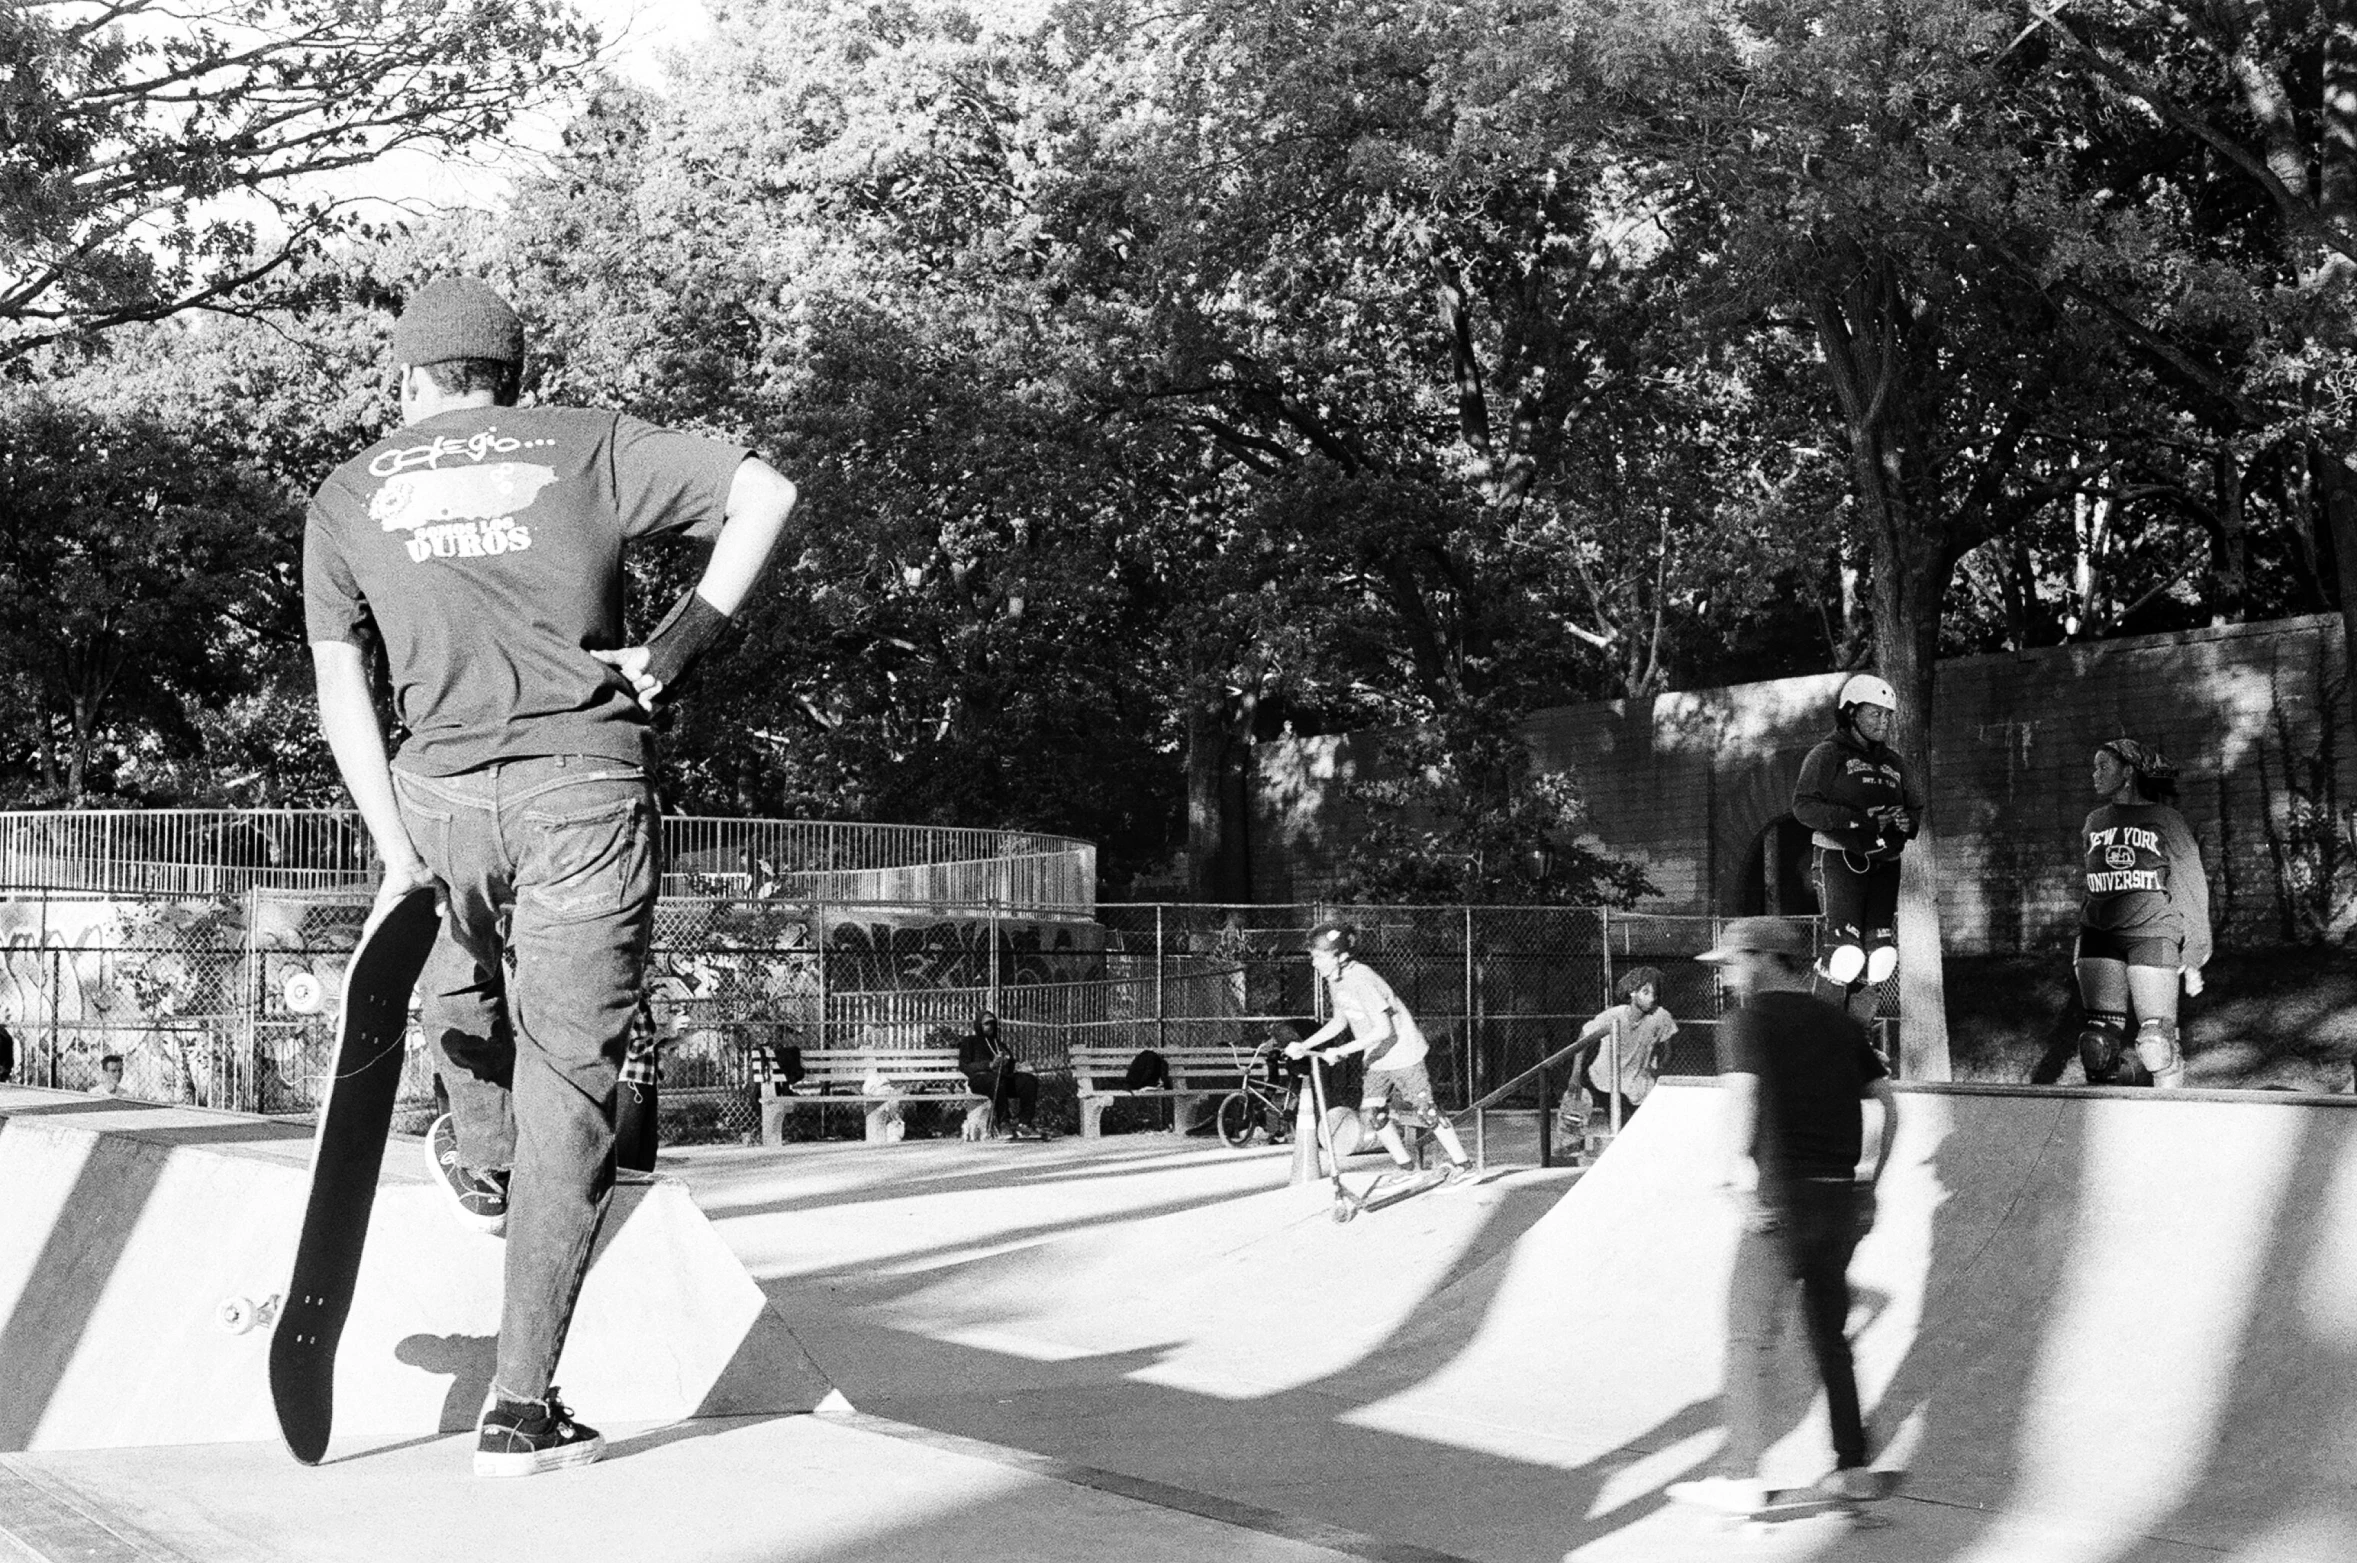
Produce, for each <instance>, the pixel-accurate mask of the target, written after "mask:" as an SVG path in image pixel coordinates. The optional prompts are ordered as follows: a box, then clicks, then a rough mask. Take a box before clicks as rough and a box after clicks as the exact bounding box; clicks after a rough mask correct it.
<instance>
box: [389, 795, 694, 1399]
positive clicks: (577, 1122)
mask: <svg viewBox="0 0 2357 1563" xmlns="http://www.w3.org/2000/svg"><path fill="white" fill-rule="evenodd" d="M393 786H394V791H395V792H396V793H397V794H398V796H399V798H400V800H401V818H402V823H403V824H404V825H406V826H407V827H408V829H409V836H410V839H411V840H412V841H413V842H415V843H416V845H417V850H418V852H419V854H420V855H421V856H423V857H424V858H425V860H426V863H427V864H428V866H430V867H431V868H432V869H433V871H434V873H435V876H436V877H437V878H439V879H440V880H441V881H442V882H443V884H444V885H446V886H447V887H448V889H449V910H448V913H447V915H446V916H445V917H444V919H443V923H442V937H441V938H440V939H438V940H436V941H435V944H434V953H433V955H432V956H431V957H430V958H429V959H428V960H427V962H426V969H425V975H424V977H423V979H422V980H421V981H420V982H419V984H418V991H419V994H420V1001H421V1011H422V1013H421V1016H420V1018H421V1019H422V1021H423V1022H424V1025H425V1031H426V1035H427V1037H428V1038H429V1039H431V1042H432V1045H433V1049H434V1058H435V1062H436V1064H437V1065H438V1066H439V1067H440V1070H441V1074H442V1080H443V1084H444V1085H445V1086H446V1087H447V1088H448V1089H449V1092H450V1110H451V1115H452V1118H453V1119H454V1121H455V1123H456V1126H457V1129H458V1154H459V1159H460V1160H461V1161H463V1162H464V1163H465V1164H466V1165H467V1166H468V1167H469V1168H471V1169H475V1170H492V1169H497V1168H503V1167H504V1168H508V1169H510V1177H509V1182H508V1211H507V1256H506V1266H507V1271H506V1291H505V1296H504V1299H503V1302H502V1305H501V1311H500V1319H499V1362H498V1366H497V1368H496V1370H495V1372H494V1374H493V1377H492V1382H493V1384H494V1385H495V1386H496V1387H497V1389H498V1390H499V1392H500V1393H501V1394H503V1395H506V1396H509V1397H510V1398H514V1399H521V1400H542V1399H546V1398H547V1395H548V1388H549V1380H550V1377H551V1375H553V1374H554V1373H555V1371H556V1364H557V1357H558V1355H559V1354H560V1353H561V1352H562V1351H563V1350H564V1345H565V1331H566V1328H567V1327H568V1326H569V1325H570V1324H571V1322H572V1317H573V1304H574V1301H575V1299H576V1298H578V1297H579V1295H580V1291H581V1278H582V1274H583V1272H584V1271H585V1270H586V1269H587V1268H588V1263H589V1249H590V1244H591V1242H592V1241H593V1240H594V1239H595V1238H596V1236H597V1228H598V1222H599V1220H600V1219H601V1218H602V1217H603V1215H604V1213H605V1206H606V1197H607V1195H608V1193H609V1192H610V1191H611V1190H612V1187H613V1181H614V1081H615V1076H616V1073H617V1071H618V1070H619V1069H620V1067H621V1062H622V1054H623V1051H624V1048H625V1047H626V1046H627V1044H628V1041H629V1034H630V1021H631V1016H632V1013H633V1012H634V1011H635V1009H636V1007H637V1003H638V995H639V988H640V983H641V980H642V975H643V972H644V968H645V963H646V951H647V939H648V935H649V933H650V931H651V930H652V928H653V925H654V910H655V891H656V886H657V883H658V881H659V876H660V865H659V864H658V862H657V860H656V859H657V852H658V846H657V837H656V812H655V800H654V794H653V792H652V790H651V789H650V788H649V787H648V785H647V780H646V777H645V775H644V773H643V772H641V771H640V770H639V769H638V768H637V767H635V766H632V765H628V764H625V763H623V762H620V761H616V760H608V759H604V758H600V757H596V756H583V755H558V756H551V757H547V758H539V759H527V760H509V761H503V762H500V763H498V764H495V765H488V766H485V767H483V768H482V769H481V770H475V771H468V772H466V773H465V774H463V775H459V776H419V775H415V774H412V773H410V772H406V771H402V770H400V769H398V768H396V769H395V770H394V772H393Z"/></svg>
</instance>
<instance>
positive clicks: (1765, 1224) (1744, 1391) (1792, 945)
mask: <svg viewBox="0 0 2357 1563" xmlns="http://www.w3.org/2000/svg"><path fill="white" fill-rule="evenodd" d="M1699 959H1701V960H1705V961H1710V962H1715V963H1718V964H1721V965H1724V966H1725V967H1726V969H1727V973H1726V975H1727V982H1728V985H1729V986H1730V987H1732V988H1734V989H1735V990H1736V991H1737V992H1738V993H1739V994H1741V995H1742V996H1743V1003H1742V1007H1741V1008H1739V1009H1736V1010H1734V1011H1733V1012H1731V1013H1730V1014H1729V1015H1728V1016H1727V1018H1726V1019H1725V1020H1724V1021H1722V1022H1721V1023H1720V1026H1719V1039H1720V1042H1719V1045H1720V1081H1721V1084H1722V1085H1723V1087H1724V1088H1725V1094H1726V1124H1727V1135H1728V1139H1727V1150H1728V1156H1729V1184H1730V1186H1731V1187H1732V1188H1733V1189H1734V1190H1735V1194H1736V1199H1737V1202H1738V1204H1739V1205H1740V1207H1741V1209H1742V1213H1743V1232H1742V1235H1741V1237H1740V1238H1738V1239H1737V1241H1736V1245H1735V1264H1734V1270H1733V1274H1732V1277H1731V1279H1730V1280H1729V1283H1728V1288H1727V1370H1726V1371H1727V1377H1726V1385H1725V1388H1724V1390H1723V1391H1722V1397H1721V1398H1722V1400H1723V1402H1724V1404H1725V1408H1726V1418H1727V1444H1726V1448H1725V1449H1724V1450H1723V1451H1722V1453H1721V1455H1720V1465H1721V1469H1722V1474H1720V1475H1718V1476H1716V1477H1712V1478H1710V1479H1708V1480H1705V1481H1697V1482H1680V1483H1677V1484H1675V1485H1674V1486H1672V1487H1671V1488H1670V1489H1669V1493H1670V1496H1671V1497H1673V1498H1676V1499H1678V1500H1680V1501H1682V1502H1689V1503H1698V1504H1702V1505H1705V1506H1707V1507H1710V1508H1715V1509H1721V1510H1724V1511H1726V1512H1729V1513H1738V1514H1744V1513H1757V1512H1760V1511H1761V1510H1763V1509H1765V1508H1766V1507H1767V1506H1768V1503H1769V1494H1768V1490H1767V1488H1766V1487H1765V1486H1764V1484H1763V1483H1762V1482H1761V1480H1760V1471H1759V1467H1760V1460H1761V1457H1762V1456H1764V1455H1765V1454H1766V1453H1767V1449H1768V1442H1769V1435H1770V1431H1771V1429H1770V1426H1769V1391H1770V1389H1771V1387H1772V1382H1771V1378H1772V1374H1773V1371H1774V1365H1775V1348H1776V1339H1777V1336H1778V1334H1779V1333H1780V1331H1781V1327H1782V1322H1783V1314H1784V1309H1785V1307H1786V1305H1787V1303H1788V1301H1789V1299H1790V1297H1791V1294H1792V1289H1793V1287H1794V1286H1795V1285H1796V1284H1797V1285H1798V1286H1799V1288H1800V1293H1801V1315H1802V1318H1803V1320H1804V1321H1805V1324H1806V1327H1807V1329H1808V1336H1809V1349H1810V1351H1811V1353H1812V1354H1813V1355H1814V1356H1815V1358H1816V1361H1817V1371H1818V1373H1819V1374H1820V1375H1821V1376H1822V1377H1823V1379H1824V1382H1825V1400H1826V1407H1827V1411H1828V1413H1829V1415H1830V1419H1831V1421H1832V1424H1833V1453H1834V1469H1833V1472H1832V1474H1830V1475H1828V1476H1827V1477H1826V1478H1825V1479H1824V1482H1823V1483H1822V1484H1821V1485H1822V1489H1823V1491H1824V1492H1825V1493H1826V1494H1827V1495H1828V1496H1831V1497H1835V1498H1845V1499H1847V1498H1871V1497H1880V1496H1884V1495H1886V1494H1887V1493H1888V1491H1889V1487H1890V1484H1889V1483H1888V1482H1887V1481H1885V1480H1878V1479H1877V1478H1876V1477H1875V1476H1874V1474H1873V1473H1872V1472H1870V1471H1868V1470H1867V1468H1866V1428H1865V1423H1864V1419H1863V1417H1862V1416H1861V1415H1860V1412H1859V1408H1858V1383H1857V1375H1856V1371H1855V1369H1854V1368H1853V1366H1852V1364H1851V1361H1850V1343H1849V1340H1848V1338H1847V1337H1846V1336H1845V1335H1844V1334H1843V1333H1842V1331H1843V1327H1844V1325H1845V1324H1846V1322H1847V1321H1848V1318H1849V1312H1850V1283H1849V1273H1848V1272H1849V1264H1850V1255H1851V1253H1852V1252H1853V1251H1854V1250H1855V1249H1856V1248H1857V1246H1858V1240H1859V1239H1860V1238H1862V1237H1864V1236H1865V1235H1866V1233H1867V1231H1868V1230H1869V1229H1870V1228H1871V1227H1872V1226H1873V1225H1874V1186H1875V1184H1876V1183H1877V1182H1878V1181H1880V1179H1881V1177H1882V1170H1883V1167H1884V1166H1885V1165H1886V1164H1887V1163H1888V1162H1889V1160H1890V1150H1891V1142H1892V1139H1893V1137H1894V1136H1895V1135H1896V1134H1897V1132H1898V1121H1899V1115H1898V1104H1897V1099H1896V1097H1895V1096H1894V1095H1893V1093H1892V1091H1891V1087H1890V1079H1889V1075H1888V1072H1887V1071H1886V1070H1885V1069H1884V1068H1883V1064H1882V1060H1881V1058H1880V1057H1879V1056H1877V1055H1876V1053H1875V1051H1874V1049H1873V1047H1872V1045H1871V1044H1869V1042H1868V1041H1867V1038H1866V1028H1865V1027H1863V1026H1861V1025H1860V1024H1859V1023H1858V1022H1857V1021H1856V1020H1854V1019H1852V1018H1851V1017H1850V1016H1849V1015H1848V1014H1847V1013H1846V1012H1844V1011H1843V1010H1842V1009H1840V1008H1838V1007H1837V1006H1835V1005H1832V1004H1829V1003H1827V1002H1825V1001H1824V1000H1823V999H1820V998H1817V997H1815V996H1814V994H1813V993H1812V992H1811V991H1810V984H1811V978H1810V972H1809V939H1808V934H1807V933H1806V932H1805V931H1804V930H1803V929H1802V928H1800V927H1799V926H1797V925H1795V924H1792V923H1787V922H1784V921H1783V920H1781V919H1779V918H1773V917H1738V918H1736V919H1734V920H1733V921H1732V922H1730V923H1728V924H1727V928H1726V932H1725V934H1724V935H1723V936H1722V938H1721V939H1720V941H1719V946H1718V948H1717V949H1714V950H1709V951H1706V952H1704V953H1703V954H1702V955H1701V956H1700V957H1699ZM1867 1097H1872V1098H1873V1099H1874V1100H1875V1101H1877V1102H1880V1103H1881V1104H1882V1132H1881V1136H1880V1143H1879V1144H1878V1145H1877V1147H1876V1149H1875V1153H1874V1163H1873V1166H1872V1168H1871V1169H1870V1170H1869V1171H1868V1173H1867V1175H1866V1177H1865V1179H1864V1180H1863V1181H1860V1180H1859V1179H1858V1176H1857V1171H1858V1165H1859V1158H1860V1152H1861V1150H1862V1148H1863V1141H1864V1137H1865V1131H1864V1122H1863V1120H1864V1114H1863V1113H1862V1112H1861V1111H1860V1110H1859V1103H1860V1102H1861V1101H1862V1100H1863V1099H1865V1098H1867Z"/></svg>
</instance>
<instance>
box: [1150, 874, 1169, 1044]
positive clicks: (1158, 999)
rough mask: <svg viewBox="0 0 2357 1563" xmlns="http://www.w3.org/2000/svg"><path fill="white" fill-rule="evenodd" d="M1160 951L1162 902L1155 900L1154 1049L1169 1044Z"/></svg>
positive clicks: (1161, 944)
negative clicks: (1163, 1003) (1165, 1022)
mask: <svg viewBox="0 0 2357 1563" xmlns="http://www.w3.org/2000/svg"><path fill="white" fill-rule="evenodd" d="M1162 951H1163V943H1162V903H1161V902H1159V901H1157V902H1155V903H1154V1047H1155V1049H1156V1051H1163V1050H1166V1049H1167V1048H1168V1047H1169V1045H1170V1044H1169V1042H1168V1041H1167V1040H1165V1033H1166V1031H1167V1027H1166V1026H1165V1025H1164V1020H1165V1015H1164V1011H1163V1007H1162V966H1163V961H1162Z"/></svg>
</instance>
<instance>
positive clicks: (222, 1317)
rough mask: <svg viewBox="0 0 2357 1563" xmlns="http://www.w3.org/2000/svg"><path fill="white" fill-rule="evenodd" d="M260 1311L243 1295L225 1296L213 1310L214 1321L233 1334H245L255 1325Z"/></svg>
mask: <svg viewBox="0 0 2357 1563" xmlns="http://www.w3.org/2000/svg"><path fill="white" fill-rule="evenodd" d="M259 1311H260V1310H258V1309H256V1308H255V1307H254V1305H253V1304H252V1303H251V1302H249V1301H248V1300H247V1299H245V1298H243V1297H224V1298H222V1299H221V1305H220V1306H219V1307H217V1308H215V1309H214V1310H213V1322H214V1323H215V1324H218V1325H220V1326H221V1328H222V1329H224V1330H226V1331H228V1332H229V1333H230V1334H232V1335H243V1334H245V1333H246V1331H248V1330H250V1329H252V1328H253V1327H254V1325H255V1323H256V1322H257V1319H256V1316H257V1314H258V1313H259Z"/></svg>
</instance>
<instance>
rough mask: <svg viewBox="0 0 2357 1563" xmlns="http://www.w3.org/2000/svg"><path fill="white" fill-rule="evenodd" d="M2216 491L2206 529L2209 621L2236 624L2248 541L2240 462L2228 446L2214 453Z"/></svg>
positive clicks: (2245, 590) (2244, 594) (2245, 587)
mask: <svg viewBox="0 0 2357 1563" xmlns="http://www.w3.org/2000/svg"><path fill="white" fill-rule="evenodd" d="M2217 475H2218V476H2217V495H2216V503H2215V504H2214V505H2213V506H2212V507H2211V508H2212V513H2213V515H2214V516H2215V518H2216V520H2215V525H2214V526H2213V528H2212V530H2211V533H2210V576H2211V585H2210V600H2211V608H2210V623H2211V624H2213V625H2220V624H2240V623H2241V622H2242V621H2243V615H2244V612H2245V607H2244V604H2245V601H2246V599H2247V598H2248V596H2249V580H2250V542H2249V534H2248V518H2247V517H2246V515H2245V513H2244V508H2243V494H2242V463H2241V462H2239V461H2237V460H2236V459H2235V455H2234V450H2233V447H2231V446H2226V447H2222V448H2221V449H2220V450H2219V451H2218V454H2217Z"/></svg>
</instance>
